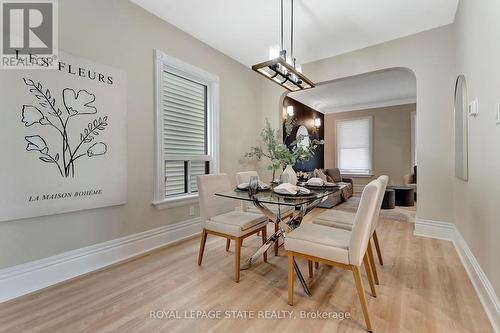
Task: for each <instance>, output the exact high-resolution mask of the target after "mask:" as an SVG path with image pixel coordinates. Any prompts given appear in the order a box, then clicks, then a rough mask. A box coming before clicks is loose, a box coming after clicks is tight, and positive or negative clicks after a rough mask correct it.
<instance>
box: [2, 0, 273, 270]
mask: <svg viewBox="0 0 500 333" xmlns="http://www.w3.org/2000/svg"><path fill="white" fill-rule="evenodd" d="M59 46H60V48H61V49H62V50H64V51H66V52H68V53H71V54H73V55H75V56H77V57H82V58H85V59H89V60H92V61H95V62H98V63H102V64H106V65H110V66H113V67H117V68H120V69H123V70H125V71H126V72H127V73H128V81H129V92H128V101H127V102H128V113H127V120H128V126H127V145H128V151H127V159H128V189H129V190H128V202H127V204H126V205H124V206H116V207H109V208H101V209H95V210H87V211H81V212H76V213H70V214H62V215H54V216H47V217H41V218H33V219H25V220H17V221H10V222H2V223H0V268H3V267H7V266H12V265H16V264H20V263H24V262H27V261H31V260H35V259H39V258H45V257H48V256H52V255H55V254H58V253H61V252H65V251H68V250H72V249H77V248H81V247H84V246H88V245H91V244H96V243H100V242H104V241H107V240H110V239H115V238H118V237H123V236H126V235H130V234H134V233H137V232H140V231H144V230H148V229H152V228H155V227H159V226H163V225H167V224H172V223H176V222H178V221H183V220H186V219H190V218H193V217H194V216H189V207H188V206H185V207H177V208H173V209H169V210H163V211H160V210H158V209H156V208H155V207H153V206H152V205H151V202H152V201H153V188H154V186H153V185H154V184H153V182H154V176H153V175H154V85H153V82H154V80H153V70H154V62H153V59H154V58H153V50H154V49H155V48H158V49H160V50H162V51H163V52H165V53H166V54H169V55H172V56H174V57H176V58H178V59H181V60H183V61H185V62H188V63H191V64H192V65H195V66H197V67H200V68H202V69H204V70H206V71H209V72H212V73H214V74H216V75H218V76H219V77H220V129H221V132H220V139H221V143H220V170H221V171H222V172H227V173H229V174H230V175H231V176H232V177H234V174H235V172H237V171H240V170H242V169H254V168H255V166H252V165H243V164H241V163H240V158H241V157H242V155H243V153H244V152H245V151H246V150H247V149H248V147H249V146H251V145H252V144H254V143H255V138H256V136H257V133H258V128H257V121H258V116H259V114H260V107H261V104H260V101H261V91H262V89H266V88H267V87H270V86H271V83H270V82H267V80H265V79H264V78H261V77H259V75H257V74H256V73H254V72H253V71H251V70H250V69H248V68H245V67H244V66H242V65H241V64H239V63H238V62H236V61H234V60H233V59H231V58H229V57H227V56H225V55H223V54H222V53H220V52H218V51H216V50H214V49H212V48H211V47H208V46H207V45H205V44H203V43H201V42H200V41H198V40H196V39H194V38H193V37H191V36H189V35H187V34H186V33H184V32H182V31H180V30H178V29H177V28H175V27H173V26H171V25H169V24H167V23H165V22H164V21H162V20H160V19H159V18H157V17H155V16H153V15H151V14H149V13H147V12H146V11H144V10H143V9H142V8H140V7H138V6H136V5H134V4H132V3H130V2H129V1H126V0H106V1H102V0H85V1H82V0H64V1H59ZM270 89H273V88H270ZM259 126H260V124H259ZM235 138H237V139H235ZM110 171H111V170H110ZM197 209H198V208H197V205H195V215H197V214H198V212H197Z"/></svg>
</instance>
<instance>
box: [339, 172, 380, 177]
mask: <svg viewBox="0 0 500 333" xmlns="http://www.w3.org/2000/svg"><path fill="white" fill-rule="evenodd" d="M341 176H342V177H346V178H371V177H373V174H367V173H363V174H360V173H355V174H349V173H343V174H341Z"/></svg>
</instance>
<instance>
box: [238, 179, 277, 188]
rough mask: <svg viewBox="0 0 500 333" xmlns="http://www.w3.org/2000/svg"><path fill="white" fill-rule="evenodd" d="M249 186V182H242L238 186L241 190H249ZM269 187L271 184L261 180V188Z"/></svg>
mask: <svg viewBox="0 0 500 333" xmlns="http://www.w3.org/2000/svg"><path fill="white" fill-rule="evenodd" d="M248 186H249V183H241V184H239V185H238V186H237V187H238V188H239V189H240V190H248ZM267 189H269V185H268V184H266V183H264V182H261V181H260V180H259V190H267Z"/></svg>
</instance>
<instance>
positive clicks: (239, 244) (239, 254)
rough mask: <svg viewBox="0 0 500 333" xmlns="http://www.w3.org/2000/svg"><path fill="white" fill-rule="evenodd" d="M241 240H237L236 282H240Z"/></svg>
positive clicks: (235, 257) (235, 258) (235, 256)
mask: <svg viewBox="0 0 500 333" xmlns="http://www.w3.org/2000/svg"><path fill="white" fill-rule="evenodd" d="M240 257H241V238H240V237H238V238H236V239H235V255H234V281H236V282H240Z"/></svg>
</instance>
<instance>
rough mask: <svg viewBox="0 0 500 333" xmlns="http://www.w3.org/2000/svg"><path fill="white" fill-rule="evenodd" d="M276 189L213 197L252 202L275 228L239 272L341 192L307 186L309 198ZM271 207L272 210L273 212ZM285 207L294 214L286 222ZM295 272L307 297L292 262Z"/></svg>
mask: <svg viewBox="0 0 500 333" xmlns="http://www.w3.org/2000/svg"><path fill="white" fill-rule="evenodd" d="M275 185H276V184H273V185H271V186H270V188H269V189H267V190H258V191H257V192H256V193H251V192H250V191H248V190H241V189H239V188H235V189H234V190H233V191H228V192H217V193H215V195H217V196H220V197H224V198H229V199H234V200H239V201H247V202H252V203H253V205H254V206H255V207H256V208H257V209H258V210H259V211H261V212H262V214H264V215H265V216H266V217H267V218H268V219H269V221H270V222H271V223H274V224H276V225H277V226H278V227H277V228H276V230H277V231H276V232H275V233H274V234H272V235H271V236H270V237H268V239H267V241H266V242H265V243H264V244H262V246H261V247H259V249H258V250H257V251H255V252H254V253H253V254H252V255H251V256H250V257H249V258H248V259H246V261H245V263H243V265H242V266H241V269H242V270H245V269H249V268H250V267H251V266H252V265H253V264H254V263H255V262H257V260H258V258H259V257H261V256H262V255H263V254H264V252H266V251H267V250H268V249H269V248H270V247H271V246H272V245H273V244H274V243H275V242H279V241H280V239H281V240H283V241H284V240H285V238H286V234H287V233H289V232H290V231H292V230H294V229H296V228H298V227H299V226H300V224H301V223H302V220H303V219H304V216H305V215H306V214H308V213H309V212H310V211H312V210H313V209H314V208H315V207H316V206H317V205H319V204H320V203H321V202H323V201H324V200H326V198H327V197H328V196H329V195H332V194H334V193H335V192H337V191H340V190H341V188H340V187H339V186H321V187H319V186H317V187H316V186H315V187H312V186H306V188H307V189H308V190H309V193H308V194H296V195H291V194H279V193H276V192H275V191H274V187H275ZM273 206H274V208H272V207H273ZM288 207H292V208H293V212H292V214H291V215H290V216H288V215H287V217H286V218H283V216H282V215H283V213H284V211H285V209H284V208H288ZM288 210H290V209H288ZM278 244H279V243H278ZM294 269H295V272H296V274H297V277H298V279H299V281H300V283H301V285H302V288H303V289H304V292H305V293H306V294H307V295H309V296H310V295H311V292H310V290H309V287H308V286H307V283H306V281H305V279H304V276H303V275H302V273H301V271H300V269H299V266H298V265H297V263H296V262H295V260H294Z"/></svg>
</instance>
